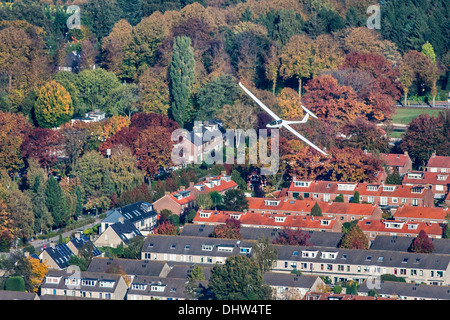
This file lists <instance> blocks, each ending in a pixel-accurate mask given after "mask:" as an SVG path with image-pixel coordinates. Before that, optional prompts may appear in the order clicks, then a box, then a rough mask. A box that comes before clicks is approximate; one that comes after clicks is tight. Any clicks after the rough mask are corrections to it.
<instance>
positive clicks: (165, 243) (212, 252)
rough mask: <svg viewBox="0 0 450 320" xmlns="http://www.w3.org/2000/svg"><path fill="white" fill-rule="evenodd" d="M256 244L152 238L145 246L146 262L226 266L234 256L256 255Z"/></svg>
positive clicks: (160, 236)
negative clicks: (253, 246)
mask: <svg viewBox="0 0 450 320" xmlns="http://www.w3.org/2000/svg"><path fill="white" fill-rule="evenodd" d="M254 242H255V241H249V240H230V239H220V238H204V237H185V236H167V235H149V236H148V237H147V238H146V239H145V242H144V245H143V247H142V255H141V259H142V260H155V261H167V262H168V263H169V262H172V263H175V262H189V263H204V264H209V265H214V264H216V263H218V264H224V263H225V260H226V258H228V257H230V256H233V255H246V256H250V255H251V254H252V244H253V243H254Z"/></svg>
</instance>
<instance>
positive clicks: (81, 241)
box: [67, 232, 102, 257]
mask: <svg viewBox="0 0 450 320" xmlns="http://www.w3.org/2000/svg"><path fill="white" fill-rule="evenodd" d="M88 246H89V247H90V249H88ZM67 247H68V248H69V249H70V250H71V251H72V252H73V254H74V255H76V256H78V253H79V252H80V250H82V249H83V247H84V248H85V249H86V250H92V254H93V256H94V257H97V256H100V255H101V254H102V253H101V252H100V250H98V249H97V247H96V246H95V245H94V244H93V243H92V242H91V240H89V238H88V237H87V236H86V235H85V234H82V233H81V232H77V233H75V237H73V238H72V239H70V241H69V242H68V243H67Z"/></svg>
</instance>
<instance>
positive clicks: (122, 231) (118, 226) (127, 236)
mask: <svg viewBox="0 0 450 320" xmlns="http://www.w3.org/2000/svg"><path fill="white" fill-rule="evenodd" d="M109 227H110V228H112V229H113V230H114V232H115V233H116V234H117V235H118V236H119V237H120V239H122V241H123V242H124V243H125V244H128V242H129V241H130V240H131V239H132V238H134V237H135V236H142V234H141V232H140V231H139V230H138V229H136V227H135V226H134V224H133V223H132V222H130V221H129V220H125V221H123V222H117V223H114V224H113V225H111V226H109Z"/></svg>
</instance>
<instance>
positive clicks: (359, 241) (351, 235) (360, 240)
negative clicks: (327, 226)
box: [339, 224, 369, 250]
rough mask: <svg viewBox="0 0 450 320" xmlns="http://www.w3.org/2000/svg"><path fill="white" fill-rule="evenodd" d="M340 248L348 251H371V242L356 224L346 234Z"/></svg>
mask: <svg viewBox="0 0 450 320" xmlns="http://www.w3.org/2000/svg"><path fill="white" fill-rule="evenodd" d="M339 247H340V248H346V249H364V250H366V249H369V240H368V239H367V237H366V235H365V234H364V233H363V231H362V230H361V228H360V227H359V226H358V225H357V224H355V225H353V226H352V227H351V228H350V230H349V231H348V232H347V233H346V234H344V236H343V237H342V239H341V242H340V245H339Z"/></svg>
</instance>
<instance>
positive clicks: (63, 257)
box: [45, 243, 75, 269]
mask: <svg viewBox="0 0 450 320" xmlns="http://www.w3.org/2000/svg"><path fill="white" fill-rule="evenodd" d="M45 251H46V252H47V253H48V254H49V256H50V257H51V258H52V259H53V261H55V262H56V264H57V265H58V267H59V268H61V269H65V268H67V267H68V266H69V265H70V263H69V260H70V258H71V257H72V256H74V255H75V254H74V253H73V252H72V250H70V249H69V247H68V246H67V244H65V243H61V244H58V245H56V246H55V247H49V248H46V249H45Z"/></svg>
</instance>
